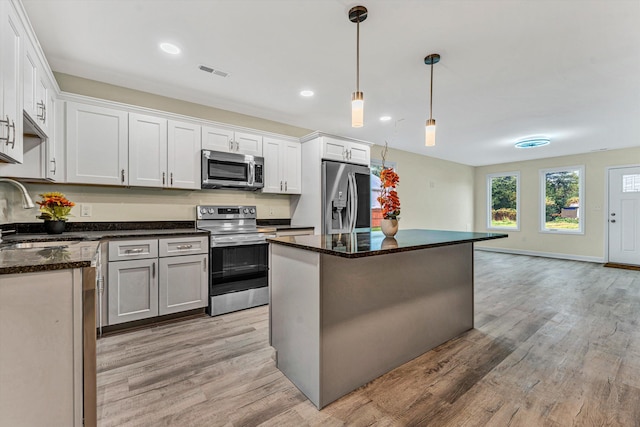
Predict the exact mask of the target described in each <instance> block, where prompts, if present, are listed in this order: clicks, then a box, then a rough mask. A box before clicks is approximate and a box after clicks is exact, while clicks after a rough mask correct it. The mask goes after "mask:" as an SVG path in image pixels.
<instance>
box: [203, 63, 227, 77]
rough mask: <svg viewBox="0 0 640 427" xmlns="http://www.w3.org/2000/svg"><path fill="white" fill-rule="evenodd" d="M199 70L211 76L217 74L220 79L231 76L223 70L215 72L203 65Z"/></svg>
mask: <svg viewBox="0 0 640 427" xmlns="http://www.w3.org/2000/svg"><path fill="white" fill-rule="evenodd" d="M198 68H199V69H201V70H202V71H205V72H207V73H210V74H215V75H216V76H220V77H227V76H228V75H229V73H227V72H224V71H221V70H215V69H213V68H211V67H207V66H206V65H201V66H199V67H198Z"/></svg>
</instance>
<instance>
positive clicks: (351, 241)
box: [268, 230, 508, 258]
mask: <svg viewBox="0 0 640 427" xmlns="http://www.w3.org/2000/svg"><path fill="white" fill-rule="evenodd" d="M506 237H508V235H507V234H500V233H474V232H465V231H444V230H400V231H398V234H396V236H395V237H385V236H384V234H382V232H381V231H371V232H369V231H367V232H361V233H351V234H327V235H310V236H286V237H276V238H272V239H268V241H269V242H270V243H274V244H279V245H285V246H293V247H296V248H300V249H304V250H308V251H313V252H319V253H323V254H329V255H336V256H341V257H345V258H360V257H366V256H374V255H383V254H389V253H394V252H405V251H413V250H418V249H427V248H435V247H438V246H447V245H457V244H461V243H472V242H480V241H483V240H493V239H503V238H506Z"/></svg>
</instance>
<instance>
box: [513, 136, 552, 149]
mask: <svg viewBox="0 0 640 427" xmlns="http://www.w3.org/2000/svg"><path fill="white" fill-rule="evenodd" d="M550 142H551V140H550V139H549V138H544V137H543V138H527V139H523V140H522V141H518V142H516V144H515V145H516V148H535V147H542V146H543V145H547V144H549V143H550Z"/></svg>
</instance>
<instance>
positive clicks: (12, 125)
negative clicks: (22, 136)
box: [7, 120, 16, 149]
mask: <svg viewBox="0 0 640 427" xmlns="http://www.w3.org/2000/svg"><path fill="white" fill-rule="evenodd" d="M10 127H12V128H13V139H12V140H11V149H14V148H15V147H16V122H14V121H13V120H11V126H10ZM8 137H9V135H7V138H8Z"/></svg>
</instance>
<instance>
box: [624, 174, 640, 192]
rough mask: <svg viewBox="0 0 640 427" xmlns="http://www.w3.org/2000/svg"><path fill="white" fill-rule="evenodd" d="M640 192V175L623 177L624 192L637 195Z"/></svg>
mask: <svg viewBox="0 0 640 427" xmlns="http://www.w3.org/2000/svg"><path fill="white" fill-rule="evenodd" d="M637 191H640V174H633V175H622V192H623V193H635V192H637Z"/></svg>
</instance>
